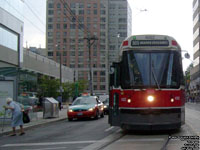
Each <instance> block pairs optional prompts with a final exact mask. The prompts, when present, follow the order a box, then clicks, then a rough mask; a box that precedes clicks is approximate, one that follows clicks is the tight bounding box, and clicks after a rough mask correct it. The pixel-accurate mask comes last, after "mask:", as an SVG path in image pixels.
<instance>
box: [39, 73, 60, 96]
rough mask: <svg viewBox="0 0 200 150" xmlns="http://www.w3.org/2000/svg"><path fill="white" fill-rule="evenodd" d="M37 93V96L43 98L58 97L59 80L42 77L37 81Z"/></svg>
mask: <svg viewBox="0 0 200 150" xmlns="http://www.w3.org/2000/svg"><path fill="white" fill-rule="evenodd" d="M38 83H39V91H38V94H39V95H42V96H44V97H54V98H56V97H57V96H58V95H59V92H58V90H59V80H58V79H51V78H49V77H47V76H42V77H41V78H40V79H39V82H38Z"/></svg>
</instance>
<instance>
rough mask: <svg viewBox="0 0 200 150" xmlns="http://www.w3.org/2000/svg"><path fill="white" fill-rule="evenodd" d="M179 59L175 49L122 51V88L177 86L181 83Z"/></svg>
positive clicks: (181, 73)
mask: <svg viewBox="0 0 200 150" xmlns="http://www.w3.org/2000/svg"><path fill="white" fill-rule="evenodd" d="M181 61H182V60H181V54H180V53H179V52H176V51H164V52H163V51H162V52H161V51H157V50H156V51H151V52H148V51H142V52H141V51H139V52H135V51H131V50H130V51H124V52H123V58H122V66H121V85H122V88H138V87H141V88H145V87H158V88H179V87H180V85H181V84H183V72H182V63H181Z"/></svg>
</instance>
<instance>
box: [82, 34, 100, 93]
mask: <svg viewBox="0 0 200 150" xmlns="http://www.w3.org/2000/svg"><path fill="white" fill-rule="evenodd" d="M84 39H85V40H87V44H88V50H89V66H90V67H89V76H90V80H89V87H90V94H91V95H93V84H92V83H93V82H92V63H91V46H92V45H93V44H94V42H95V41H96V40H98V38H96V37H95V36H93V37H89V36H88V37H86V38H84Z"/></svg>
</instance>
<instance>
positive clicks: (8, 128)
mask: <svg viewBox="0 0 200 150" xmlns="http://www.w3.org/2000/svg"><path fill="white" fill-rule="evenodd" d="M36 115H37V118H36V119H33V120H31V122H30V123H27V124H24V129H25V130H27V129H30V128H33V127H38V126H42V125H44V124H48V123H52V122H56V121H60V120H65V119H67V107H66V106H64V108H63V109H62V110H61V111H59V117H58V118H48V119H43V112H36ZM18 130H19V127H17V129H16V131H17V132H18ZM11 131H12V128H11V126H10V125H5V126H4V129H3V131H2V125H0V136H1V135H4V134H10V133H11Z"/></svg>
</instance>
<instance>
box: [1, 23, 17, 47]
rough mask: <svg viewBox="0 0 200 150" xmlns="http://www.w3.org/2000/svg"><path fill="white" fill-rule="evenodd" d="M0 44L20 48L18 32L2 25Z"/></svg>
mask: <svg viewBox="0 0 200 150" xmlns="http://www.w3.org/2000/svg"><path fill="white" fill-rule="evenodd" d="M0 45H3V46H5V47H8V48H10V49H12V50H15V51H17V50H18V34H16V33H14V32H11V31H9V30H7V29H5V28H3V27H1V26H0Z"/></svg>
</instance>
